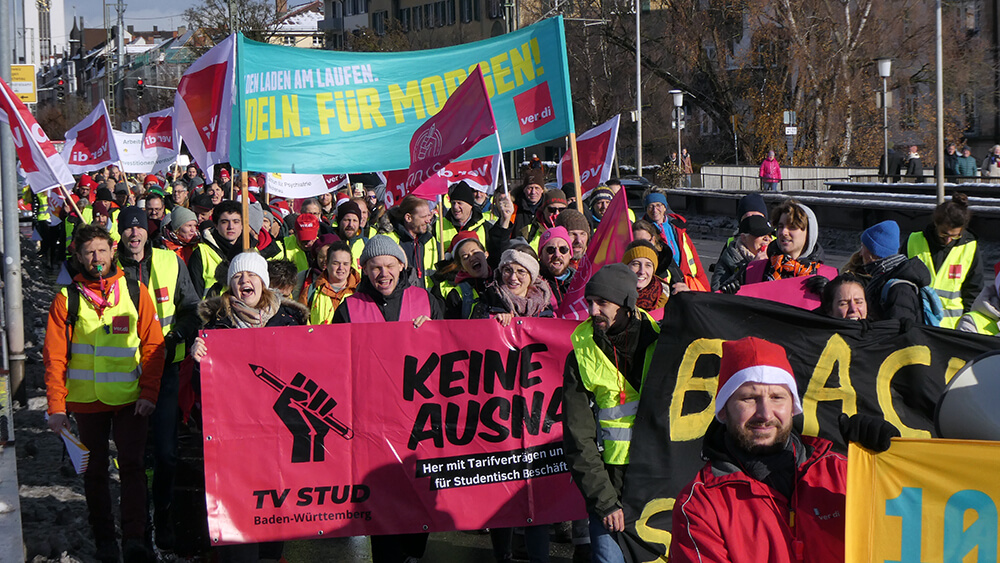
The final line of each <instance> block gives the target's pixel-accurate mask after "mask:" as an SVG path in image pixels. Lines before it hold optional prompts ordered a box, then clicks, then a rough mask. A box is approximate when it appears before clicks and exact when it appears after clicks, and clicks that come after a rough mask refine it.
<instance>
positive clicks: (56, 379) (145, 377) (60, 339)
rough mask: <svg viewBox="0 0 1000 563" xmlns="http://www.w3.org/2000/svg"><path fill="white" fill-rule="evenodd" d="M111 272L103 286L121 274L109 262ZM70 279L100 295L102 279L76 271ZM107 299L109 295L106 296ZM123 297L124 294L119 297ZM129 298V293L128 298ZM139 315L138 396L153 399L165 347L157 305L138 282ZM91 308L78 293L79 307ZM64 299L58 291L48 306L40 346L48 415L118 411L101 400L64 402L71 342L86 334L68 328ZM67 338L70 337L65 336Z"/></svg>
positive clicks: (81, 339)
mask: <svg viewBox="0 0 1000 563" xmlns="http://www.w3.org/2000/svg"><path fill="white" fill-rule="evenodd" d="M111 268H112V270H113V273H112V274H111V275H110V276H108V277H107V278H105V280H104V286H105V288H106V289H107V290H108V291H110V289H111V288H112V287H114V286H116V285H117V282H118V280H121V279H122V278H123V277H124V275H123V274H122V272H121V269H120V268H118V267H117V265H115V264H114V263H112V265H111ZM73 280H74V281H75V282H77V283H80V284H83V285H84V286H85V287H87V288H89V289H90V290H91V291H94V292H95V293H98V294H100V293H101V282H100V281H99V280H93V279H90V278H87V277H85V276H84V275H83V274H77V275H76V276H75V277H74V278H73ZM105 297H106V298H107V297H109V296H105ZM120 297H121V298H125V297H124V295H122V296H120ZM128 298H129V299H131V296H129V297H128ZM138 302H139V307H138V315H139V318H138V319H137V321H136V325H135V330H136V331H137V333H138V336H139V341H140V346H139V357H140V367H141V373H140V375H139V398H140V399H146V400H148V401H152V402H154V403H155V402H156V399H157V397H158V396H159V393H160V377H161V376H162V375H163V365H164V359H165V358H166V350H165V348H164V345H163V329H162V328H161V327H160V321H159V319H158V318H157V317H156V304H155V303H153V299H152V298H151V297H150V296H149V291H148V290H147V289H146V286H145V285H143V284H141V283H140V284H139V299H138ZM84 307H91V305H90V304H89V303H88V301H87V299H85V298H84V297H83V296H82V295H81V296H80V309H81V310H82V309H83V308H84ZM67 314H68V310H67V298H66V296H65V295H63V293H62V292H60V293H57V294H56V296H55V299H53V300H52V305H51V306H50V307H49V319H48V325H47V327H46V329H45V345H44V347H43V348H42V360H43V362H44V363H45V387H46V395H47V397H48V407H49V408H48V412H49V414H53V413H61V412H67V411H69V412H81V413H88V412H104V411H111V410H117V409H118V408H121V407H118V406H112V405H105V404H104V403H101V402H93V403H74V402H67V401H66V396H67V393H68V391H67V388H66V371H67V368H68V365H69V359H70V355H69V351H70V344H71V343H72V342H71V341H70V339H72V340H73V342H78V343H86V342H85V340H86V339H87V338H86V335H84V334H82V333H81V334H77V333H76V330H75V327H73V328H70V330H67V326H66V317H67ZM67 337H69V338H67Z"/></svg>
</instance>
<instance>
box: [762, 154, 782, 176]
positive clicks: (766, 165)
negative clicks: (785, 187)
mask: <svg viewBox="0 0 1000 563" xmlns="http://www.w3.org/2000/svg"><path fill="white" fill-rule="evenodd" d="M760 177H761V179H763V180H770V181H775V182H777V181H779V180H781V164H779V163H778V159H774V160H768V159H766V158H765V159H764V161H763V162H761V163H760Z"/></svg>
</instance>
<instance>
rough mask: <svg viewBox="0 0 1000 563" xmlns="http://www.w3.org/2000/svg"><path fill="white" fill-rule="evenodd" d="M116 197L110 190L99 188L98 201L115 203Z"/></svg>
mask: <svg viewBox="0 0 1000 563" xmlns="http://www.w3.org/2000/svg"><path fill="white" fill-rule="evenodd" d="M114 200H115V196H114V194H112V193H111V190H109V189H108V188H97V201H114Z"/></svg>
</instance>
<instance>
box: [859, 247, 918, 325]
mask: <svg viewBox="0 0 1000 563" xmlns="http://www.w3.org/2000/svg"><path fill="white" fill-rule="evenodd" d="M892 258H893V257H892V256H890V257H888V258H883V259H882V260H879V261H877V262H873V263H872V264H869V265H868V266H866V267H865V270H866V271H867V272H876V271H877V272H878V273H875V274H874V275H872V277H871V279H870V280H869V282H868V284H867V285H866V286H865V301H867V304H868V320H872V321H880V320H885V319H900V320H902V319H910V320H911V321H913V323H915V324H920V323H922V322H924V305H923V301H922V299H921V297H920V289H919V288H921V287H926V286H928V285H930V284H931V273H930V272H929V271H928V270H927V266H925V265H924V263H923V262H921V261H920V259H919V258H910V259H907V260H904V261H903V262H902V263H900V264H899V265H897V266H895V267H892V268H891V269H889V270H888V271H885V272H882V271H879V265H880V264H884V263H885V261H886V260H891V259H892ZM890 280H903V281H906V282H910V283H893V284H892V285H891V286H890V287H889V291H888V292H887V293H886V296H885V301H883V300H882V291H883V289H884V288H885V286H886V284H887V283H888V282H889V281H890ZM911 284H912V285H911Z"/></svg>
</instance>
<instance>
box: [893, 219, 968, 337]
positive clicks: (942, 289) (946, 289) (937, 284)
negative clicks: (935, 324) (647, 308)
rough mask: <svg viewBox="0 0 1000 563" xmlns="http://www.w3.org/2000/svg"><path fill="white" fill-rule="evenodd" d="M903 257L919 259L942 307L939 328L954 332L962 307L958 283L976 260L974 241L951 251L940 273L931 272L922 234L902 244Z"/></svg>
mask: <svg viewBox="0 0 1000 563" xmlns="http://www.w3.org/2000/svg"><path fill="white" fill-rule="evenodd" d="M906 255H907V256H909V257H910V258H914V257H915V258H919V259H920V261H921V262H923V263H924V265H925V266H927V269H928V270H929V271H930V272H931V278H932V280H931V287H932V288H934V291H935V292H937V294H938V297H940V298H941V306H942V307H944V317H943V318H942V319H941V326H942V327H944V328H955V327H956V326H957V325H958V319H960V318H961V317H962V315H963V314H964V313H965V308H964V307H963V305H962V283H963V282H964V281H965V278H966V277H967V276H968V275H969V270H970V269H972V261H973V259H974V258H975V256H976V241H971V242H968V243H966V244H961V245H955V246H954V247H952V249H951V250H950V251H948V256H947V257H946V258H945V259H944V262H943V263H942V264H941V269H940V270H935V269H934V259H933V258H932V257H931V249H930V247H929V246H928V245H927V238H925V237H924V233H923V232H916V233H910V238H909V239H908V240H907V242H906Z"/></svg>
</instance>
